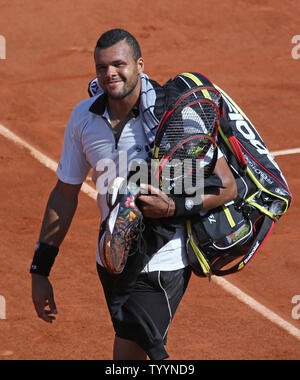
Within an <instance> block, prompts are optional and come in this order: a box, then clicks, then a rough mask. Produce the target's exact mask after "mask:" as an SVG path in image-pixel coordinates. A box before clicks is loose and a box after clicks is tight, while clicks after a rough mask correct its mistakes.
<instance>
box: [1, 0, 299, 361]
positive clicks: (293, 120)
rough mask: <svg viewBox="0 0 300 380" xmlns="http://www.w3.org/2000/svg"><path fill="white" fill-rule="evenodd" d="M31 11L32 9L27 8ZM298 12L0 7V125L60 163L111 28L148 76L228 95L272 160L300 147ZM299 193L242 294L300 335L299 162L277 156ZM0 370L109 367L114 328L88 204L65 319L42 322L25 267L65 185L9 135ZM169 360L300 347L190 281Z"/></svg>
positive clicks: (289, 5) (160, 6)
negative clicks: (68, 129) (135, 44)
mask: <svg viewBox="0 0 300 380" xmlns="http://www.w3.org/2000/svg"><path fill="white" fill-rule="evenodd" d="M24 4H26V6H25V5H24ZM299 21H300V19H299V5H296V2H294V1H291V0H290V1H286V2H284V3H282V2H281V1H279V0H275V1H271V0H267V1H263V2H262V1H260V0H248V1H246V0H244V1H243V0H236V1H233V0H230V1H226V2H220V1H217V0H213V1H209V2H200V1H196V0H191V1H189V2H188V3H187V2H184V1H180V0H172V1H171V0H164V1H158V0H153V1H151V2H144V1H141V0H140V1H139V0H136V1H133V0H126V1H119V0H114V1H113V2H105V1H99V0H97V1H96V0H86V1H76V2H74V1H71V0H64V1H58V0H56V1H51V2H50V1H43V2H41V1H38V0H31V1H30V2H26V3H24V2H23V1H20V0H15V1H14V2H10V1H5V0H0V35H3V36H5V38H6V43H7V59H6V60H0V78H1V87H0V123H1V124H3V125H5V126H6V127H7V128H9V129H10V130H12V131H13V132H15V133H16V134H17V135H18V136H20V137H22V138H24V139H25V140H26V141H27V142H29V143H30V144H32V145H33V146H34V147H36V148H37V149H39V150H40V151H42V152H43V153H45V154H47V155H48V156H49V157H51V158H53V159H54V160H56V161H58V160H59V156H60V151H61V146H62V139H63V133H64V127H65V124H66V122H67V120H68V117H69V115H70V112H71V111H72V109H73V107H74V106H75V104H76V103H77V102H78V101H80V100H82V99H84V98H86V97H87V91H86V89H87V84H88V82H89V80H90V79H91V78H93V76H94V67H93V53H92V52H93V47H94V45H95V42H96V40H97V39H98V37H99V35H100V34H101V33H102V32H103V31H105V30H107V29H110V28H113V27H123V28H125V29H128V30H129V31H131V32H132V33H133V34H135V35H136V36H137V38H138V39H139V41H140V43H141V46H142V50H143V55H144V58H145V61H146V69H145V72H146V73H147V74H148V75H150V76H151V77H153V79H156V80H157V81H159V82H164V81H166V80H167V79H169V78H170V77H172V76H175V75H176V74H178V73H180V72H182V71H199V72H202V73H204V74H205V75H207V76H208V77H209V78H211V79H212V80H213V81H214V82H215V83H216V84H218V85H219V86H220V87H221V88H223V89H224V90H225V91H227V92H228V93H229V94H230V95H231V96H232V97H233V99H235V100H236V102H237V103H238V104H239V105H240V106H241V107H242V109H243V110H244V111H245V112H246V114H247V115H248V116H249V117H250V119H251V120H252V121H253V123H254V124H255V125H256V127H257V128H258V129H259V131H260V133H261V135H262V137H263V138H264V140H265V142H266V143H267V145H268V147H269V148H270V150H273V151H274V150H280V149H287V148H295V147H299V146H300V133H299V130H298V128H299V118H298V114H299V103H298V102H299V90H300V75H299V72H300V60H293V59H292V57H291V50H292V47H293V45H292V44H291V39H292V37H293V36H294V35H296V34H300V30H299ZM277 161H278V163H279V165H280V166H281V168H282V169H283V171H284V174H285V175H286V178H287V180H288V183H289V185H290V188H291V190H292V192H293V195H294V202H293V204H292V207H291V208H290V210H289V212H288V214H287V215H286V216H284V217H283V218H282V219H281V221H280V223H279V224H278V225H276V227H275V230H274V231H273V233H272V235H271V237H270V238H269V240H268V241H267V242H266V244H265V246H264V247H263V249H262V251H261V252H260V254H259V255H258V256H257V258H256V259H255V260H254V261H253V262H252V263H251V264H249V266H248V267H247V268H246V269H245V270H244V271H242V272H241V273H240V274H238V275H234V276H231V277H228V280H230V281H231V282H232V283H233V284H235V285H237V286H238V287H239V288H240V289H242V290H243V291H245V292H246V293H247V294H249V295H251V296H252V297H254V298H255V299H256V300H258V301H259V302H261V303H262V304H264V305H265V306H267V307H269V308H270V309H271V310H273V311H274V312H275V313H277V314H278V315H280V316H281V317H283V318H284V319H286V320H287V321H289V322H290V323H292V324H293V325H294V326H296V327H298V328H300V322H299V320H295V319H292V317H291V311H292V307H293V305H292V304H291V299H292V297H293V296H294V295H297V294H300V286H299V275H300V260H299V249H298V245H299V240H300V239H299V230H300V222H299V216H300V215H299V213H300V204H299V198H298V194H299V186H300V179H299V174H298V171H297V169H296V173H295V168H297V167H298V166H299V165H300V155H291V156H284V157H278V160H277ZM0 176H1V182H0V186H1V187H0V188H1V198H0V234H1V254H0V255H1V266H0V295H3V296H4V297H5V299H6V307H7V315H6V320H0V337H1V338H0V359H11V360H17V359H111V351H112V342H113V330H112V327H111V323H110V320H109V316H108V312H107V310H106V306H105V302H104V297H103V293H102V290H101V287H100V285H99V283H98V278H97V275H96V271H95V245H96V238H97V228H98V211H97V206H96V203H95V201H93V200H92V199H90V198H89V197H88V196H87V195H85V194H81V196H80V204H79V207H78V211H77V214H76V216H75V219H74V221H73V225H72V227H71V230H70V232H69V234H68V236H67V238H66V240H65V242H64V243H63V245H62V248H61V255H60V256H59V257H58V259H57V263H56V265H55V268H54V270H53V272H52V276H51V278H52V282H53V284H54V288H55V296H56V302H57V306H58V311H59V315H58V318H57V321H56V322H55V323H53V324H52V325H48V324H45V323H44V322H42V321H41V320H39V319H38V318H37V317H36V315H35V312H34V308H33V305H32V302H31V295H30V292H31V288H30V276H29V274H28V268H29V265H30V262H31V259H32V253H33V249H34V246H35V241H36V239H37V237H38V233H39V229H40V223H41V219H42V214H43V212H44V209H45V204H46V201H47V198H48V195H49V192H50V189H51V187H52V186H53V185H54V184H55V182H56V177H55V174H54V173H53V172H52V171H50V170H49V169H46V168H45V167H44V166H43V165H41V164H40V163H38V162H37V161H36V160H35V159H34V158H33V157H32V156H31V155H30V154H29V153H28V151H26V150H25V149H23V148H20V147H18V146H16V145H15V144H13V143H12V142H9V141H8V140H6V139H5V138H4V137H2V136H0ZM167 348H168V351H169V353H170V358H171V359H300V341H298V340H297V339H296V338H294V337H292V336H291V335H289V334H288V333H287V332H286V331H285V330H283V329H281V328H279V327H277V326H276V325H274V324H273V323H271V322H270V321H268V320H267V319H265V318H264V317H262V316H261V315H260V314H258V313H257V312H255V311H253V310H251V309H250V308H248V307H247V306H246V305H244V304H242V303H241V302H240V301H238V300H237V299H236V298H234V297H233V296H231V295H229V294H228V293H226V292H225V291H224V290H223V289H222V288H220V287H219V286H218V285H216V284H214V283H210V284H209V283H208V282H207V281H206V280H200V279H198V278H196V277H193V279H192V281H191V284H190V287H189V289H188V291H187V294H186V296H185V298H184V300H183V302H182V304H181V306H180V308H179V310H178V312H177V315H176V316H175V319H174V323H173V326H172V328H171V330H170V332H169V341H168V346H167Z"/></svg>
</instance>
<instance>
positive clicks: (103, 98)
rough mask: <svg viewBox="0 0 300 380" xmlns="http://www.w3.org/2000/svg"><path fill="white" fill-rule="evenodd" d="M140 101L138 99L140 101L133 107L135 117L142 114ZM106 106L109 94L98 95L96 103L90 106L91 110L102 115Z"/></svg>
mask: <svg viewBox="0 0 300 380" xmlns="http://www.w3.org/2000/svg"><path fill="white" fill-rule="evenodd" d="M139 103H140V101H139V100H138V103H137V104H136V105H135V106H134V107H133V108H132V113H133V116H134V117H138V116H139V114H140V110H139ZM106 106H107V95H106V94H102V95H100V96H98V97H97V99H96V100H95V101H94V103H93V104H92V105H91V106H90V108H89V111H90V112H92V113H95V114H96V115H99V116H102V115H103V114H104V112H105V110H106Z"/></svg>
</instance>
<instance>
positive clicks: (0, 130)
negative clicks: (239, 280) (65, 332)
mask: <svg viewBox="0 0 300 380" xmlns="http://www.w3.org/2000/svg"><path fill="white" fill-rule="evenodd" d="M0 134H1V135H2V136H4V137H6V138H7V139H9V140H10V141H13V142H14V143H16V144H17V145H20V146H22V147H24V148H26V149H27V150H28V151H29V152H30V154H31V155H32V156H33V157H34V158H35V159H37V160H38V161H39V162H40V163H41V164H43V165H45V166H46V167H47V168H49V169H51V170H53V171H54V172H55V171H56V169H57V163H56V162H55V161H53V160H52V159H51V158H49V157H47V156H46V155H44V154H43V153H41V152H40V151H38V150H37V149H35V148H34V147H33V146H31V145H30V144H28V143H27V142H26V141H24V140H23V139H21V138H20V137H18V136H17V135H15V134H14V133H13V132H11V131H10V130H9V129H7V128H5V127H4V126H3V125H1V124H0ZM296 153H298V151H297V152H296ZM82 191H83V192H84V193H86V194H87V195H88V196H90V197H91V198H93V199H96V198H97V191H96V190H95V189H93V188H92V187H91V186H89V185H88V184H86V183H84V184H83V185H82ZM213 281H214V282H215V283H216V284H218V285H219V286H221V287H222V288H223V289H224V290H225V291H227V292H228V293H229V294H231V295H233V296H234V297H236V298H237V299H238V300H240V301H241V302H243V303H245V304H246V305H248V306H249V307H250V308H252V309H253V310H255V311H256V312H258V313H259V314H261V315H262V316H264V317H265V318H267V319H268V320H269V321H271V322H273V323H274V324H276V325H277V326H279V327H281V328H282V329H284V330H285V331H286V332H288V333H289V334H290V335H292V336H294V337H295V338H296V339H298V340H300V330H298V329H297V328H296V327H295V326H293V325H292V324H290V323H288V322H287V321H285V320H284V319H283V318H281V317H280V316H279V315H277V314H275V313H274V312H273V311H272V310H270V309H268V308H266V307H265V306H263V305H262V304H261V303H259V302H257V301H256V300H255V299H254V298H252V297H250V296H248V295H247V294H246V293H244V292H242V291H241V290H240V289H239V288H237V287H236V286H234V285H232V284H231V283H230V282H229V281H227V280H225V279H224V278H221V277H213Z"/></svg>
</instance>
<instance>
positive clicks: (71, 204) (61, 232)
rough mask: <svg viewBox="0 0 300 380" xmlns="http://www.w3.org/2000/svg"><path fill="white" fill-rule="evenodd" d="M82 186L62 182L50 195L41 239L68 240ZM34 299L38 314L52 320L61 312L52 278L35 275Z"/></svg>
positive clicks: (51, 240) (54, 243) (33, 283)
mask: <svg viewBox="0 0 300 380" xmlns="http://www.w3.org/2000/svg"><path fill="white" fill-rule="evenodd" d="M80 188H81V185H70V184H66V183H63V182H61V181H58V182H57V184H56V186H55V187H54V189H53V191H52V192H51V194H50V197H49V200H48V203H47V207H46V211H45V215H44V219H43V223H42V228H41V232H40V237H39V241H40V242H42V243H46V244H49V245H53V246H56V247H59V246H60V245H61V243H62V241H63V240H64V238H65V236H66V234H67V232H68V230H69V227H70V225H71V222H72V219H73V216H74V214H75V211H76V208H77V204H78V194H79V191H80ZM32 300H33V304H34V307H35V310H36V313H37V315H38V316H39V317H40V318H41V319H43V320H44V321H45V322H48V323H52V321H53V320H54V319H55V317H54V316H53V314H54V315H55V314H57V308H56V304H55V301H54V292H53V288H52V284H51V282H50V281H49V279H48V277H46V276H41V275H39V274H32Z"/></svg>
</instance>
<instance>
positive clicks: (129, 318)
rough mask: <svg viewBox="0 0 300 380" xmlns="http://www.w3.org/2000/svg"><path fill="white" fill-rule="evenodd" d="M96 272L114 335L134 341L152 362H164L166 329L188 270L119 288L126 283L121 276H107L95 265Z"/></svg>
mask: <svg viewBox="0 0 300 380" xmlns="http://www.w3.org/2000/svg"><path fill="white" fill-rule="evenodd" d="M97 270H98V274H99V277H100V280H101V283H102V286H103V289H104V294H105V298H106V302H107V305H108V308H109V311H110V315H111V319H112V322H113V326H114V329H115V332H116V335H117V336H118V337H120V338H123V339H127V340H132V341H135V342H136V343H137V344H138V345H139V346H140V347H142V348H143V350H144V351H145V352H146V353H147V355H148V356H149V358H150V359H152V360H162V359H165V358H168V357H169V355H168V353H167V352H166V350H165V344H166V342H167V334H168V329H169V327H170V324H171V321H172V318H173V317H174V314H175V311H176V309H177V307H178V305H179V303H180V301H181V299H182V297H183V294H184V292H185V290H186V288H187V285H188V282H189V279H190V276H191V269H190V267H186V268H183V269H179V270H175V271H168V272H165V271H155V272H149V273H140V274H139V275H138V276H137V278H135V279H134V281H131V285H130V286H129V287H124V286H123V284H125V283H127V282H126V280H125V282H124V281H123V277H122V275H112V274H109V273H108V272H107V271H106V270H105V269H103V268H102V267H101V266H100V265H98V264H97ZM125 277H126V276H125ZM129 283H130V281H129Z"/></svg>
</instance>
